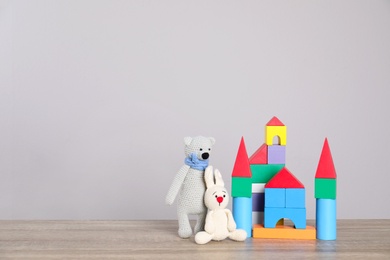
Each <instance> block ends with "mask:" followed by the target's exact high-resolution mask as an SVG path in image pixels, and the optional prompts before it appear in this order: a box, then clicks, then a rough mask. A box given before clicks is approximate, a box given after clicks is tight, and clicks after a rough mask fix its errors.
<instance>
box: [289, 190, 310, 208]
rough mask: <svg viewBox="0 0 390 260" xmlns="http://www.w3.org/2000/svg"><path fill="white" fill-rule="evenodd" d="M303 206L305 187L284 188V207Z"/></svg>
mask: <svg viewBox="0 0 390 260" xmlns="http://www.w3.org/2000/svg"><path fill="white" fill-rule="evenodd" d="M305 207H306V205H305V189H286V208H305Z"/></svg>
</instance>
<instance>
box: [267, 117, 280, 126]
mask: <svg viewBox="0 0 390 260" xmlns="http://www.w3.org/2000/svg"><path fill="white" fill-rule="evenodd" d="M266 125H267V126H284V124H283V123H282V121H280V120H279V118H277V117H276V116H274V117H273V118H271V120H270V121H269V122H268V123H267V124H266Z"/></svg>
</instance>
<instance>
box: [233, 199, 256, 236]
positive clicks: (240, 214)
mask: <svg viewBox="0 0 390 260" xmlns="http://www.w3.org/2000/svg"><path fill="white" fill-rule="evenodd" d="M233 218H234V220H235V222H236V226H237V228H238V229H244V230H245V231H246V233H247V236H248V237H251V236H252V198H233Z"/></svg>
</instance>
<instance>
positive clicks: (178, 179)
mask: <svg viewBox="0 0 390 260" xmlns="http://www.w3.org/2000/svg"><path fill="white" fill-rule="evenodd" d="M189 169H190V166H188V165H183V167H181V169H180V170H179V172H178V173H177V174H176V176H175V178H174V179H173V182H172V184H171V187H170V188H169V190H168V194H167V196H166V197H165V203H166V204H168V205H172V203H173V202H174V201H175V198H176V196H177V193H178V192H179V190H180V188H181V186H182V184H183V182H184V179H185V178H186V176H187V172H188V170H189Z"/></svg>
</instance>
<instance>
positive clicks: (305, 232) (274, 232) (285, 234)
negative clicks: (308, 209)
mask: <svg viewBox="0 0 390 260" xmlns="http://www.w3.org/2000/svg"><path fill="white" fill-rule="evenodd" d="M253 237H254V238H274V239H275V238H276V239H278V238H283V239H308V240H309V239H310V240H312V239H316V229H315V228H314V227H312V226H306V228H305V229H295V228H294V227H290V226H284V225H277V226H276V227H275V228H264V225H260V224H255V225H253Z"/></svg>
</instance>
